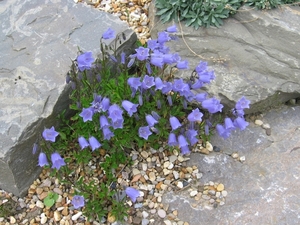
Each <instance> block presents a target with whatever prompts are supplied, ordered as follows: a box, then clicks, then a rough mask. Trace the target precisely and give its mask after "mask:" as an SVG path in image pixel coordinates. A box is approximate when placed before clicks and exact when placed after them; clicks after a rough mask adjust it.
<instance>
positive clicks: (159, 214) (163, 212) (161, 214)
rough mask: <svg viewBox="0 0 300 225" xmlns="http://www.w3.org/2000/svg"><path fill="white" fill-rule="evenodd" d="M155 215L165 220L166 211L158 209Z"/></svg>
mask: <svg viewBox="0 0 300 225" xmlns="http://www.w3.org/2000/svg"><path fill="white" fill-rule="evenodd" d="M157 214H158V216H159V217H160V218H165V217H166V215H167V213H166V211H165V210H163V209H159V210H158V211H157Z"/></svg>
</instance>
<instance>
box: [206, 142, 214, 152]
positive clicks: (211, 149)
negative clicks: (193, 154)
mask: <svg viewBox="0 0 300 225" xmlns="http://www.w3.org/2000/svg"><path fill="white" fill-rule="evenodd" d="M205 148H206V149H207V150H208V151H210V152H212V151H213V150H214V147H213V146H212V144H211V143H209V142H208V141H207V142H206V147H205Z"/></svg>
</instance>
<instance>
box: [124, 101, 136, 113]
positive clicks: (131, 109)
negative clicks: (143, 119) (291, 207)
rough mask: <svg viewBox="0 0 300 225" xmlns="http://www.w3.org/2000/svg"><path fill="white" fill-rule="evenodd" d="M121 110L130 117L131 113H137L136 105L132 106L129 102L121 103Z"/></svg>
mask: <svg viewBox="0 0 300 225" xmlns="http://www.w3.org/2000/svg"><path fill="white" fill-rule="evenodd" d="M122 106H123V108H124V109H125V110H126V111H127V113H128V115H129V116H130V117H131V116H132V114H133V113H135V112H136V111H137V107H138V104H133V103H132V102H130V101H127V100H124V101H122Z"/></svg>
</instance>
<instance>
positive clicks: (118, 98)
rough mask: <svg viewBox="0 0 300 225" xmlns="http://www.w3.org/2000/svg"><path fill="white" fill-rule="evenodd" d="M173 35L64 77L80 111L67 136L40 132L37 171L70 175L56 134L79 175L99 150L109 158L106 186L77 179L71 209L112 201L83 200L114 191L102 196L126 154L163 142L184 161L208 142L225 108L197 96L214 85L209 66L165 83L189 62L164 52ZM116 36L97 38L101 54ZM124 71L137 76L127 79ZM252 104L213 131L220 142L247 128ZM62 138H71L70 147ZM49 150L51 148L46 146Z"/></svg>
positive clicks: (84, 58)
mask: <svg viewBox="0 0 300 225" xmlns="http://www.w3.org/2000/svg"><path fill="white" fill-rule="evenodd" d="M174 32H177V28H176V26H171V27H168V28H167V29H166V30H165V31H163V32H159V33H158V37H157V39H153V40H149V41H148V42H147V45H146V46H147V47H146V46H140V47H138V48H137V49H135V52H134V54H131V55H129V56H126V54H125V53H124V52H122V53H121V54H120V56H118V55H112V54H109V53H107V52H102V53H103V54H102V56H103V58H102V60H98V59H97V60H95V59H94V58H93V56H92V53H91V52H85V53H80V55H79V56H78V57H77V59H76V60H74V62H73V65H72V69H71V71H70V73H69V74H68V77H67V83H70V85H71V86H72V87H73V92H72V94H71V96H70V97H71V99H72V100H73V104H72V105H71V108H72V109H74V110H77V113H76V115H75V116H74V117H72V123H71V126H72V131H70V130H67V131H66V132H57V131H55V129H54V127H51V128H50V129H45V130H44V131H43V133H42V137H43V141H45V145H44V146H45V150H44V151H42V152H40V154H39V162H38V165H39V166H41V167H43V166H50V163H49V161H50V160H51V165H52V166H51V168H54V169H56V170H55V171H56V172H58V170H60V171H62V170H63V174H64V175H63V176H66V175H65V173H70V171H72V170H70V169H69V168H68V170H67V169H66V167H63V166H66V163H65V161H64V159H63V158H62V157H61V155H60V154H59V152H58V150H60V148H57V146H58V145H56V144H57V142H56V137H57V136H58V135H60V136H61V138H60V139H63V140H64V141H65V143H64V144H65V145H64V148H63V149H65V150H66V149H67V150H68V149H69V147H68V146H69V145H68V144H69V143H68V141H69V142H70V143H71V144H72V150H74V152H75V153H74V155H75V157H76V160H75V161H76V163H78V166H81V168H83V169H84V168H86V167H85V165H87V164H88V163H89V162H90V160H91V158H92V156H99V154H97V153H98V151H97V150H99V149H100V148H102V150H104V152H106V153H107V154H106V155H105V157H103V158H102V159H101V160H102V161H101V162H100V163H99V165H100V166H101V168H102V169H103V171H104V174H105V179H106V181H107V182H108V183H107V184H104V185H100V186H99V185H98V184H95V186H93V184H92V183H89V184H85V182H84V181H83V179H81V178H79V179H78V180H76V181H75V182H74V183H71V184H72V185H74V184H76V183H77V182H78V183H79V185H78V186H79V187H80V188H77V187H76V193H75V195H74V196H73V198H72V204H73V206H74V208H75V209H78V208H81V207H85V208H89V207H90V210H91V209H95V208H99V209H100V208H101V209H102V206H101V207H94V205H93V204H98V203H97V201H98V199H94V197H93V196H98V197H99V198H100V197H101V196H104V197H103V199H102V201H103V202H109V200H108V199H109V198H110V197H111V196H113V194H103V193H101V194H99V193H98V194H95V195H94V194H92V195H90V196H89V194H88V193H93V192H94V191H99V192H102V191H103V190H104V191H106V192H107V191H113V190H112V189H111V190H108V189H107V186H109V185H111V184H112V183H116V182H115V181H116V176H115V174H114V172H113V171H116V169H117V168H118V165H120V164H126V163H128V159H127V158H126V157H128V156H127V155H126V154H125V152H124V151H123V149H125V148H131V147H142V146H146V145H148V146H149V147H154V146H156V147H157V145H158V143H162V142H164V143H167V145H168V146H169V147H170V148H179V149H180V151H181V153H182V154H188V153H190V149H191V148H192V147H193V146H194V145H195V144H197V143H198V142H199V139H201V138H202V137H203V136H205V135H206V136H209V129H210V128H212V127H213V125H212V124H214V123H213V121H211V119H212V116H211V115H212V114H215V113H220V112H222V109H223V105H222V104H221V102H220V100H218V99H217V98H215V97H210V96H209V94H208V93H206V92H204V91H203V90H201V88H202V87H203V86H205V85H208V84H210V83H211V82H212V81H213V80H214V79H215V75H214V72H213V71H211V70H209V68H208V64H207V63H206V62H202V61H200V62H199V64H198V65H197V66H196V68H195V69H194V71H193V74H192V75H193V76H192V77H191V79H189V80H184V79H182V78H176V79H172V80H170V79H168V78H166V77H165V69H166V68H167V67H171V72H172V69H173V68H176V69H179V70H182V69H187V68H189V64H188V62H187V61H186V60H183V59H181V57H180V56H179V55H178V53H171V52H170V49H169V47H168V46H167V45H166V43H167V42H169V41H171V40H174V39H175V38H176V37H175V36H173V33H174ZM115 37H116V35H115V32H114V30H112V29H111V28H109V29H108V30H107V31H106V32H105V33H104V34H103V35H102V37H101V50H102V51H104V49H106V48H105V46H104V45H103V43H102V40H106V39H111V38H115ZM117 38H118V36H117ZM106 47H107V46H106ZM107 48H109V47H107ZM110 50H111V49H110ZM107 62H110V63H107ZM111 62H112V63H113V65H115V67H116V68H114V72H116V73H117V76H112V74H111V68H109V66H108V65H111ZM132 67H134V68H132ZM135 68H138V69H135ZM129 71H135V72H133V73H132V74H130V73H131V72H130V73H129ZM249 103H250V102H249V101H248V100H247V99H246V98H245V97H242V98H241V99H240V100H239V101H238V102H237V103H236V105H235V108H234V109H233V110H232V115H233V117H232V118H229V117H226V118H225V119H224V124H217V125H216V127H215V128H216V130H217V132H218V134H219V135H220V136H222V137H223V138H228V137H229V135H230V132H231V131H232V130H234V129H237V128H238V129H240V130H244V129H245V128H246V126H247V125H248V123H247V122H246V121H245V119H244V114H245V113H244V110H245V109H246V108H249ZM68 126H69V124H68ZM66 134H67V135H70V138H69V139H70V140H68V138H66ZM74 142H75V143H76V144H75V145H74ZM50 144H51V146H52V145H53V146H55V147H52V148H51V147H49V146H50ZM89 149H90V150H89ZM37 150H38V147H37V145H34V148H33V152H34V153H35V152H36V151H37ZM102 150H100V151H99V152H103V151H102ZM100 155H101V154H100ZM99 157H100V156H99ZM122 157H123V158H122ZM67 162H68V161H67ZM61 167H63V168H62V169H61ZM64 169H65V170H64ZM69 175H70V174H69ZM74 186H76V185H74ZM101 188H103V189H101ZM79 189H82V190H79ZM84 190H88V191H86V192H84ZM125 193H126V194H127V196H128V197H129V198H130V199H131V201H132V202H135V201H136V199H137V198H138V197H139V195H140V192H139V191H138V190H136V189H134V188H132V187H127V188H125ZM107 196H109V197H107ZM111 201H112V202H114V200H111ZM114 204H115V203H114ZM122 204H123V203H122ZM99 205H101V204H100V203H99ZM123 205H124V204H123ZM87 211H88V210H87ZM97 213H103V212H102V211H101V212H100V211H99V212H97ZM97 216H98V215H97Z"/></svg>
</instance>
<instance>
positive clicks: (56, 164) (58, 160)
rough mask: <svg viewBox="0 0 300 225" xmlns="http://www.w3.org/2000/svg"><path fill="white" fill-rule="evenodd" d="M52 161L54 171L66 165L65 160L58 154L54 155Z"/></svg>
mask: <svg viewBox="0 0 300 225" xmlns="http://www.w3.org/2000/svg"><path fill="white" fill-rule="evenodd" d="M51 161H52V167H51V168H52V169H53V168H56V169H57V170H59V169H60V167H62V166H65V165H66V163H65V161H64V159H63V158H62V157H61V156H60V155H59V154H58V153H57V152H54V153H52V155H51Z"/></svg>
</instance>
